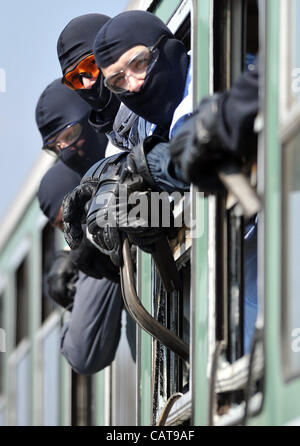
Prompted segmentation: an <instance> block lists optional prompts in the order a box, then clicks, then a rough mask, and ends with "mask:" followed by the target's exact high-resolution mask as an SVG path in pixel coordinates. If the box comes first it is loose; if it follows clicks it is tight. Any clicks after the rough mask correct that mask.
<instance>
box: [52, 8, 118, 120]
mask: <svg viewBox="0 0 300 446" xmlns="http://www.w3.org/2000/svg"><path fill="white" fill-rule="evenodd" d="M109 19H110V18H109V17H108V16H106V15H103V14H85V15H82V16H79V17H76V18H75V19H73V20H71V21H70V22H69V23H68V25H67V26H66V27H65V28H64V29H63V31H62V32H61V34H60V36H59V38H58V41H57V55H58V58H59V62H60V66H61V69H62V72H63V74H65V71H66V69H67V68H68V67H70V66H72V65H73V64H75V63H76V62H77V61H78V60H79V59H80V58H81V57H82V56H84V55H85V54H89V53H92V52H93V43H94V40H95V37H96V35H97V33H98V31H99V30H100V29H101V28H102V27H103V25H104V24H105V23H106V22H107V21H108V20H109ZM76 93H77V94H78V95H79V96H80V97H81V98H82V99H84V100H85V101H86V102H87V103H88V104H89V105H90V106H91V107H92V108H93V110H95V111H101V112H102V111H103V110H104V109H105V118H106V120H108V118H110V120H111V121H113V119H114V117H115V115H116V114H117V111H118V109H119V106H120V102H119V100H118V99H117V97H116V96H115V95H113V94H112V93H111V92H110V91H109V90H108V89H107V88H105V87H104V84H103V76H102V74H101V72H100V73H99V76H98V78H97V81H96V82H95V84H94V85H93V86H92V88H90V89H82V90H76Z"/></svg>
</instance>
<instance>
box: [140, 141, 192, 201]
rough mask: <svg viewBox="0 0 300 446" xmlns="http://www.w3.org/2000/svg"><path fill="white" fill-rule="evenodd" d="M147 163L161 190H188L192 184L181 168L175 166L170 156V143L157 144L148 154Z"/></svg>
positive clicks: (170, 191)
mask: <svg viewBox="0 0 300 446" xmlns="http://www.w3.org/2000/svg"><path fill="white" fill-rule="evenodd" d="M146 158H147V164H148V167H149V170H150V173H151V176H152V179H153V180H154V182H155V184H156V186H157V188H158V189H159V190H160V191H167V192H169V193H172V192H173V191H175V190H177V191H188V190H189V188H190V186H189V184H187V183H186V182H185V181H184V179H183V177H182V173H181V170H180V169H179V168H178V167H177V166H174V164H173V163H172V160H171V157H170V149H169V143H160V144H157V145H156V146H155V147H154V148H153V149H152V150H151V152H149V153H148V154H147V156H146Z"/></svg>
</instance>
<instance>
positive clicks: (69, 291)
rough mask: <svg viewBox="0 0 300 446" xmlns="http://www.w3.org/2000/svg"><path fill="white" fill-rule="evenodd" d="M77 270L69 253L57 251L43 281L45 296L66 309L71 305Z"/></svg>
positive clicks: (74, 291)
mask: <svg viewBox="0 0 300 446" xmlns="http://www.w3.org/2000/svg"><path fill="white" fill-rule="evenodd" d="M77 279H78V269H77V268H76V266H75V265H74V264H73V262H72V261H71V257H70V252H69V251H59V252H58V253H57V254H56V256H55V259H54V262H53V263H52V266H51V269H50V271H49V272H48V274H47V276H46V280H45V284H46V294H47V295H48V296H49V297H50V298H51V299H52V300H54V302H56V303H57V304H58V305H61V306H62V307H64V308H66V307H68V306H69V305H71V304H73V301H74V295H75V293H76V281H77Z"/></svg>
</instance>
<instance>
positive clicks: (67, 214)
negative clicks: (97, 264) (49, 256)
mask: <svg viewBox="0 0 300 446" xmlns="http://www.w3.org/2000/svg"><path fill="white" fill-rule="evenodd" d="M121 155H123V154H117V155H113V156H111V157H108V158H103V159H102V160H100V161H98V162H97V163H95V164H94V165H93V166H92V167H91V168H90V169H89V170H88V171H87V172H86V174H85V175H84V177H83V178H82V180H81V183H80V184H79V185H78V186H77V187H76V188H75V189H74V190H73V191H72V192H71V193H69V194H68V195H66V196H65V198H64V200H63V203H62V204H63V214H62V218H63V222H64V235H65V239H66V242H67V243H68V245H69V246H70V248H71V249H77V248H79V246H80V243H81V241H82V238H83V229H82V224H84V223H85V220H86V215H87V211H88V207H89V202H90V200H91V199H92V197H93V196H94V194H95V192H96V190H97V187H98V182H99V180H98V175H100V173H101V172H102V170H103V169H105V167H106V166H107V164H109V163H110V162H113V161H114V159H115V158H119V157H120V156H121ZM99 172H100V173H99Z"/></svg>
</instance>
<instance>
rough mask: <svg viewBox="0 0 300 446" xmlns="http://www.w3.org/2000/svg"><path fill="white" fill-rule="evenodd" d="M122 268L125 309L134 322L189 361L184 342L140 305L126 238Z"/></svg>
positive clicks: (186, 346) (186, 345)
mask: <svg viewBox="0 0 300 446" xmlns="http://www.w3.org/2000/svg"><path fill="white" fill-rule="evenodd" d="M122 252H123V260H124V261H123V266H122V267H121V269H120V276H121V287H122V295H123V300H124V304H125V307H126V309H127V311H128V312H129V314H130V315H131V316H132V318H133V319H134V320H135V322H136V323H137V324H138V325H139V326H140V327H141V328H142V329H143V330H145V331H146V332H147V333H149V334H150V335H151V336H152V337H153V338H155V339H157V340H158V341H159V342H161V343H162V344H163V345H165V346H166V347H167V348H169V349H170V350H171V351H173V352H174V353H176V354H177V355H178V356H180V357H181V358H182V359H184V360H185V361H188V360H189V346H188V344H187V343H186V342H184V341H183V340H182V339H180V338H179V337H178V336H177V335H175V334H174V333H172V332H171V331H170V330H169V329H168V328H166V327H164V326H163V325H162V324H160V323H159V322H158V321H157V320H156V319H154V317H152V316H151V314H149V313H148V311H147V310H146V309H145V308H144V306H143V305H142V303H141V301H140V299H139V297H138V295H137V293H136V289H135V285H134V271H133V263H132V258H131V252H130V245H129V241H128V239H127V238H125V240H124V242H123V251H122Z"/></svg>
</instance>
